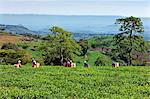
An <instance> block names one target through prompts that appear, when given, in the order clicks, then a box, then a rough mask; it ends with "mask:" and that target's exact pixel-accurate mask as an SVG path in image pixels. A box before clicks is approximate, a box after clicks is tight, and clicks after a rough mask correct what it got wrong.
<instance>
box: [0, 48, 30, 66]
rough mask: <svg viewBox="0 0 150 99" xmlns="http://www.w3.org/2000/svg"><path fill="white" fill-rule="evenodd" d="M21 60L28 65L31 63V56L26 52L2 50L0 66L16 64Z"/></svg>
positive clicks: (0, 52)
mask: <svg viewBox="0 0 150 99" xmlns="http://www.w3.org/2000/svg"><path fill="white" fill-rule="evenodd" d="M19 59H20V60H22V64H26V63H27V62H30V59H31V55H30V54H28V53H27V52H26V51H25V50H18V51H15V50H0V64H15V63H17V61H18V60H19Z"/></svg>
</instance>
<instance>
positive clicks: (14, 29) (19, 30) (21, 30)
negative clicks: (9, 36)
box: [0, 24, 35, 34]
mask: <svg viewBox="0 0 150 99" xmlns="http://www.w3.org/2000/svg"><path fill="white" fill-rule="evenodd" d="M0 31H5V32H8V33H13V34H14V33H16V34H25V33H31V34H35V32H33V31H31V30H29V29H28V28H26V27H24V26H22V25H4V24H0Z"/></svg>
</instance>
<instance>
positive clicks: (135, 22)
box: [114, 16, 145, 65]
mask: <svg viewBox="0 0 150 99" xmlns="http://www.w3.org/2000/svg"><path fill="white" fill-rule="evenodd" d="M116 24H119V25H120V28H119V31H120V33H118V34H117V35H115V37H114V39H115V42H116V45H117V49H118V51H119V53H122V54H118V55H119V56H120V57H124V60H126V61H127V64H128V65H132V53H133V51H139V50H140V51H142V49H143V48H142V47H141V46H143V47H144V46H145V43H144V39H143V37H142V36H141V35H140V33H142V32H144V27H143V24H142V22H141V19H140V18H136V17H133V16H131V17H127V18H120V19H117V20H116Z"/></svg>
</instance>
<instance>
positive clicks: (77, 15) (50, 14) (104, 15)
mask: <svg viewBox="0 0 150 99" xmlns="http://www.w3.org/2000/svg"><path fill="white" fill-rule="evenodd" d="M0 15H52V16H118V17H130V16H134V15H130V16H124V15H115V14H114V15H107V14H106V15H105V14H102V15H100V14H99V15H98V14H95V15H94V14H91V15H90V14H70V15H69V14H44V13H0ZM135 17H141V18H150V16H135Z"/></svg>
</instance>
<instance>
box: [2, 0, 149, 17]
mask: <svg viewBox="0 0 150 99" xmlns="http://www.w3.org/2000/svg"><path fill="white" fill-rule="evenodd" d="M0 13H1V14H51V15H121V16H131V15H132V16H138V17H150V0H0Z"/></svg>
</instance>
